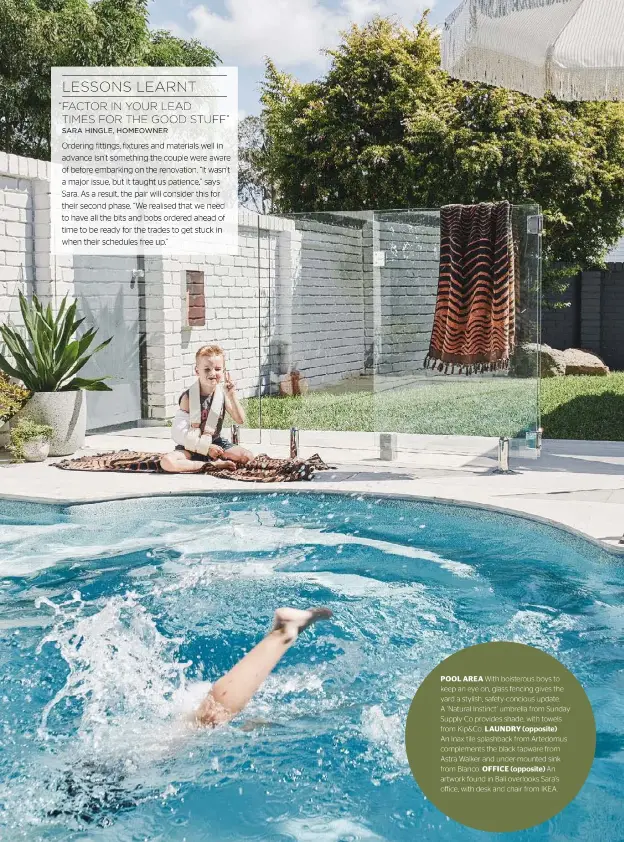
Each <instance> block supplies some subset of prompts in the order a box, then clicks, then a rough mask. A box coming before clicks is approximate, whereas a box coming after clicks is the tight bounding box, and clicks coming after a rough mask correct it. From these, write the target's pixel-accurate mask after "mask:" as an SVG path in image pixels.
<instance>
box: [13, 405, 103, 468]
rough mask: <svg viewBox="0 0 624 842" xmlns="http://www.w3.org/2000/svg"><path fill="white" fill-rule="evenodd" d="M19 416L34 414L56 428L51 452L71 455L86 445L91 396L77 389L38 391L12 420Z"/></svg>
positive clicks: (31, 415)
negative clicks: (88, 400) (69, 390)
mask: <svg viewBox="0 0 624 842" xmlns="http://www.w3.org/2000/svg"><path fill="white" fill-rule="evenodd" d="M19 418H32V420H33V421H37V422H39V423H40V424H49V425H50V427H52V429H53V431H54V432H53V433H52V438H51V439H50V456H71V454H72V453H75V452H76V451H77V450H78V449H79V448H81V447H82V446H83V445H84V440H85V431H86V428H87V396H86V394H85V392H84V391H83V390H82V389H81V390H79V391H76V392H35V394H34V395H33V396H32V397H31V399H30V400H29V401H28V403H26V404H25V405H24V406H23V407H22V408H21V409H20V411H19V412H18V413H17V414H16V415H14V416H13V419H12V423H13V422H17V420H18V419H19Z"/></svg>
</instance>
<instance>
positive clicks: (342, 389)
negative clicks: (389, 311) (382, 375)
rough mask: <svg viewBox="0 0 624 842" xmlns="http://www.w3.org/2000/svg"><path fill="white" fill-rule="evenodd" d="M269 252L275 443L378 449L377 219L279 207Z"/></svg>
mask: <svg viewBox="0 0 624 842" xmlns="http://www.w3.org/2000/svg"><path fill="white" fill-rule="evenodd" d="M273 221H274V222H275V224H276V226H278V227H277V229H276V230H274V231H273V241H272V243H271V247H270V248H269V249H268V253H267V254H263V258H264V261H265V262H264V265H263V267H262V281H261V284H262V295H263V300H264V302H265V312H266V323H267V328H266V331H265V334H264V336H265V342H264V346H263V363H264V371H263V378H262V383H261V392H260V394H261V414H262V428H263V430H265V431H268V432H267V441H268V443H270V445H271V452H273V453H282V454H284V455H287V454H288V453H289V452H290V435H291V433H290V431H291V429H292V428H295V429H296V431H297V432H296V433H295V434H294V435H296V436H297V438H298V443H299V448H300V453H302V454H304V455H311V454H312V453H314V452H315V451H317V450H319V448H321V447H322V448H323V451H324V453H327V448H333V447H336V448H340V449H344V448H345V447H349V448H354V447H361V448H363V449H368V450H370V452H371V454H374V453H375V448H376V436H375V434H374V425H373V380H372V377H373V369H372V366H373V356H372V343H373V321H372V298H371V289H372V287H371V281H372V278H371V261H372V239H371V237H372V222H373V214H372V212H368V213H366V212H365V213H349V212H340V213H307V214H294V215H291V216H286V217H276V218H274V220H273Z"/></svg>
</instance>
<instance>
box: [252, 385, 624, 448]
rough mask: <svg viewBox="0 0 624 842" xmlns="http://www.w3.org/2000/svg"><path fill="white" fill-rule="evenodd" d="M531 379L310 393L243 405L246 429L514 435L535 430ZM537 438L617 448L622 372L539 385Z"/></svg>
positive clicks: (623, 436)
mask: <svg viewBox="0 0 624 842" xmlns="http://www.w3.org/2000/svg"><path fill="white" fill-rule="evenodd" d="M536 393H537V385H536V383H535V381H534V380H521V379H515V378H511V377H510V378H502V377H501V378H492V379H487V380H469V379H466V380H465V381H461V382H459V381H448V382H444V383H439V382H437V383H436V384H433V385H430V384H423V385H422V386H419V387H418V388H409V389H398V390H396V391H387V392H378V393H376V394H374V395H373V394H372V393H371V392H351V393H347V394H343V395H335V394H330V393H327V392H312V393H310V394H308V395H306V396H305V397H295V398H279V397H268V398H263V399H262V407H260V400H259V399H258V398H248V399H247V400H246V401H245V404H246V409H247V426H248V427H251V428H256V429H257V428H258V427H259V426H260V409H261V410H262V427H263V428H265V429H276V430H286V429H289V428H290V427H299V428H300V429H302V430H345V431H348V430H354V431H368V432H373V431H375V430H380V431H392V432H398V433H416V434H424V435H465V436H500V435H505V436H517V435H522V434H523V432H524V431H525V430H528V429H531V428H532V427H533V425H534V424H535V420H536V419H535V415H536V411H535V406H536ZM540 403H541V413H542V426H543V428H544V436H545V437H546V438H553V439H562V438H565V439H593V440H598V441H600V440H602V441H604V440H608V441H624V372H616V373H614V374H610V375H608V376H607V377H591V376H586V377H556V378H549V379H544V380H542V383H541V401H540Z"/></svg>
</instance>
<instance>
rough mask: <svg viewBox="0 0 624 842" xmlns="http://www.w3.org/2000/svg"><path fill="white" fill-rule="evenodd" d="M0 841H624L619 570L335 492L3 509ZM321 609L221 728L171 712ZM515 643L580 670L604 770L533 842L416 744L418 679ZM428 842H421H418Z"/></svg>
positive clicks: (551, 546)
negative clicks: (421, 781)
mask: <svg viewBox="0 0 624 842" xmlns="http://www.w3.org/2000/svg"><path fill="white" fill-rule="evenodd" d="M0 536H1V537H0V576H2V578H1V579H0V601H1V603H0V604H1V610H0V635H1V640H2V645H1V648H0V675H1V680H2V692H1V701H2V704H1V705H0V741H1V745H0V749H1V753H0V838H1V839H7V840H10V842H14V840H15V842H17V840H45V842H48V840H69V842H76V840H81V841H82V840H84V842H86V840H89V841H90V842H91V840H111V841H112V840H114V842H130V840H132V841H133V842H135V840H150V842H155V841H156V840H171V842H182V841H183V840H185V842H204V840H207V839H213V840H218V842H229V841H230V840H236V842H241V840H250V839H259V840H260V839H261V840H275V842H287V840H288V842H293V840H296V842H316V840H318V842H321V840H322V842H347V840H360V839H361V840H371V842H379V840H387V842H395V840H396V842H399V841H400V842H403V840H406V841H407V840H410V842H413V840H414V839H415V838H418V837H420V836H424V838H427V839H430V840H433V842H455V840H459V842H463V840H475V842H476V840H479V842H481V840H483V839H484V838H485V837H487V836H489V837H491V838H492V839H494V838H499V837H500V839H501V840H502V839H505V840H510V842H520V840H546V839H547V838H548V839H553V840H556V842H563V840H572V839H574V840H576V839H584V840H588V841H589V842H593V840H596V842H621V840H622V839H623V838H624V815H623V808H622V800H621V797H622V791H623V789H624V772H623V765H622V760H623V759H624V716H623V713H624V703H623V701H622V700H623V699H624V692H623V691H624V657H623V651H624V650H623V647H622V638H623V633H624V609H623V607H622V593H623V592H624V564H623V561H622V560H621V559H620V558H617V557H615V556H612V555H610V554H608V553H606V552H604V551H602V550H600V549H599V548H597V547H594V546H592V545H590V544H587V543H585V542H584V541H582V540H580V539H577V538H575V537H573V536H570V535H568V534H566V533H564V532H560V531H558V530H556V529H553V528H551V527H548V526H544V525H541V524H536V523H534V522H531V521H528V520H525V519H521V518H515V517H512V516H509V515H502V514H500V515H499V514H493V513H486V512H483V511H477V510H475V509H470V508H462V507H454V506H442V505H435V504H429V503H420V502H413V501H405V500H391V499H383V500H379V499H375V498H367V497H360V496H357V497H356V496H351V497H348V496H342V495H327V494H267V493H262V494H256V493H244V494H238V495H236V494H223V495H215V496H188V497H183V496H180V497H161V498H158V497H152V498H149V499H140V500H125V501H116V502H110V503H98V504H89V505H77V506H65V507H64V506H46V505H38V504H26V503H13V502H7V501H0ZM309 604H327V605H329V606H330V607H331V608H332V609H333V611H334V618H333V619H332V620H331V621H329V622H326V623H323V624H319V626H317V627H314V628H313V629H310V630H308V631H306V632H305V633H304V635H302V637H301V638H300V640H299V642H298V643H297V645H296V646H295V647H293V648H292V649H291V650H290V651H289V652H288V653H287V655H286V657H285V658H284V660H283V661H282V662H281V663H280V664H279V666H278V668H277V670H276V672H275V673H274V674H273V675H272V676H271V677H270V678H269V680H268V681H267V682H266V684H265V685H264V687H263V688H262V689H261V691H260V692H259V694H258V695H257V696H256V697H255V698H254V700H253V701H252V703H251V705H250V706H249V708H248V709H247V710H246V711H245V712H244V713H243V714H242V715H241V716H240V717H239V718H238V719H237V720H235V721H234V723H233V724H232V725H231V726H227V727H224V728H220V729H217V730H216V731H212V730H210V729H206V730H204V731H201V732H190V731H189V729H188V726H186V725H184V720H183V717H182V715H181V714H182V713H183V712H184V711H186V710H189V709H191V708H192V707H193V705H194V704H195V703H196V701H197V700H198V699H199V698H200V697H201V696H202V695H203V693H204V692H205V690H206V687H207V684H206V682H209V681H213V680H215V679H216V678H217V677H219V676H220V675H221V674H222V673H223V672H224V671H226V670H227V669H228V668H229V667H230V666H232V665H233V663H234V662H235V661H236V660H237V659H238V658H239V657H240V656H241V655H242V654H243V653H244V652H245V651H247V650H248V649H249V648H250V647H251V646H252V645H253V644H254V643H255V642H257V640H258V639H259V638H260V637H261V635H262V634H263V633H264V631H265V630H266V629H267V627H268V625H269V624H270V620H271V616H272V613H273V610H274V608H276V607H277V606H279V605H295V606H299V607H304V606H307V605H309ZM489 640H515V641H520V642H523V643H528V644H531V645H533V646H537V647H540V648H542V649H544V650H545V651H546V652H549V653H550V654H552V655H554V656H555V657H557V658H559V659H560V660H561V661H562V663H563V664H564V665H565V666H566V667H568V669H570V670H571V671H572V672H574V673H575V675H576V676H577V678H578V679H579V680H580V681H581V683H582V684H583V686H584V687H585V689H586V691H587V693H588V695H589V697H590V700H591V702H592V705H593V709H594V714H595V717H596V725H597V730H598V742H597V754H596V759H595V762H594V766H593V768H592V771H591V774H590V777H589V779H588V781H587V782H586V784H585V786H584V787H583V789H582V790H581V792H580V794H579V795H578V796H577V798H576V799H575V800H574V801H573V802H572V803H571V804H570V805H569V806H568V807H567V808H566V809H565V810H564V811H563V812H562V813H560V814H559V815H557V816H556V817H554V818H553V819H552V820H551V821H549V822H547V823H545V824H543V825H540V826H538V827H536V828H532V829H530V830H527V831H523V832H519V833H511V834H504V835H503V834H485V833H483V832H480V831H476V830H472V829H470V828H466V827H463V826H461V825H458V824H456V823H455V822H453V821H451V820H449V819H447V818H446V817H445V816H444V815H443V814H441V813H440V812H439V811H438V810H437V809H436V808H435V807H434V806H433V805H432V804H431V803H430V802H429V801H427V800H426V799H425V798H424V797H423V795H422V794H421V792H420V790H419V789H418V787H417V785H416V783H415V781H414V780H413V778H412V776H411V774H410V771H409V767H408V764H407V759H406V756H405V752H404V745H403V734H404V725H405V718H406V715H407V710H408V707H409V704H410V701H411V699H412V697H413V695H414V692H415V691H416V688H417V687H418V685H419V684H420V682H421V680H422V679H423V678H424V677H425V676H426V675H427V673H428V672H429V671H430V670H431V669H432V668H433V667H434V666H435V665H436V664H438V663H439V662H440V661H441V660H442V659H443V658H445V657H446V656H448V655H450V654H451V653H452V652H454V651H456V650H457V649H460V648H462V647H464V646H469V645H472V644H475V643H481V642H484V641H489ZM417 834H418V837H417Z"/></svg>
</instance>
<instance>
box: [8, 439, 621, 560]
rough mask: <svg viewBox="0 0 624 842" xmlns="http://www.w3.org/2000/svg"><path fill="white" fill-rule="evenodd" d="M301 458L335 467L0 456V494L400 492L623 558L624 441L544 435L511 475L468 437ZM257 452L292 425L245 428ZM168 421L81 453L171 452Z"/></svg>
mask: <svg viewBox="0 0 624 842" xmlns="http://www.w3.org/2000/svg"><path fill="white" fill-rule="evenodd" d="M300 435H301V439H300V455H301V456H303V457H307V456H311V455H312V454H313V453H316V452H318V453H319V454H320V455H321V457H322V458H323V459H324V460H325V461H326V462H327V463H328V464H331V465H333V466H335V469H333V470H331V471H324V472H321V473H318V474H316V475H315V476H314V478H313V479H312V481H311V482H294V483H293V482H290V483H271V484H260V483H243V482H233V481H230V480H223V479H217V478H214V477H210V476H207V475H201V476H197V475H192V474H186V475H180V474H176V475H172V474H123V473H87V472H81V471H59V470H54V469H53V468H52V467H51V464H52V462H54V461H56V460H55V459H48V460H47V461H46V462H45V463H28V464H12V463H11V462H10V456H9V454H6V453H0V499H13V500H23V501H34V502H46V503H52V502H53V503H86V502H95V501H101V500H111V499H123V498H128V497H143V496H150V495H170V494H171V495H173V494H186V493H193V494H197V493H201V492H215V491H221V492H236V493H239V492H252V491H253V492H274V491H299V490H306V491H327V492H341V493H365V494H374V495H379V496H400V497H413V498H419V499H423V498H424V499H428V500H437V501H441V502H456V503H463V504H469V505H470V504H472V505H476V506H479V507H486V508H495V509H498V510H502V511H509V512H512V513H518V514H524V515H528V516H530V517H533V518H537V519H539V520H543V521H547V522H551V523H553V524H555V525H559V526H563V527H564V528H566V529H568V530H571V531H573V532H576V533H578V534H580V535H583V536H584V537H586V538H589V539H591V540H592V541H595V542H597V543H599V544H601V545H602V546H604V547H606V548H608V549H610V550H613V551H616V552H620V553H623V554H624V545H620V544H618V542H619V540H620V538H621V537H622V534H623V533H624V442H590V441H556V440H545V441H544V444H543V448H542V455H541V457H540V458H539V459H527V458H520V457H519V456H518V455H515V454H514V453H513V452H512V454H511V457H510V467H511V468H512V470H513V471H515V473H514V474H508V475H500V474H494V473H492V471H493V469H495V468H496V453H497V440H496V439H492V438H478V437H468V436H466V437H462V436H399V437H398V444H399V452H398V455H397V458H396V459H395V460H392V461H382V460H381V459H380V458H379V447H378V439H377V437H376V436H375V434H373V433H335V432H327V433H305V432H302V433H301V434H300ZM241 444H243V445H244V446H245V447H248V448H249V449H250V450H251V451H253V452H254V453H269V455H271V456H281V457H283V456H286V455H287V454H288V432H287V431H281V430H279V431H263V433H262V435H261V434H260V433H259V432H258V431H254V430H243V431H242V437H241ZM172 447H173V443H172V442H171V439H170V430H169V429H168V428H165V427H141V428H136V429H131V430H124V431H119V432H108V433H103V434H95V435H90V436H88V437H87V440H86V442H85V447H84V448H83V449H82V450H81V451H79V452H78V453H76V454H75V455H76V456H79V455H84V454H89V453H90V454H93V453H104V452H108V451H111V450H122V449H129V450H140V451H152V452H165V451H168V450H171V449H172Z"/></svg>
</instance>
